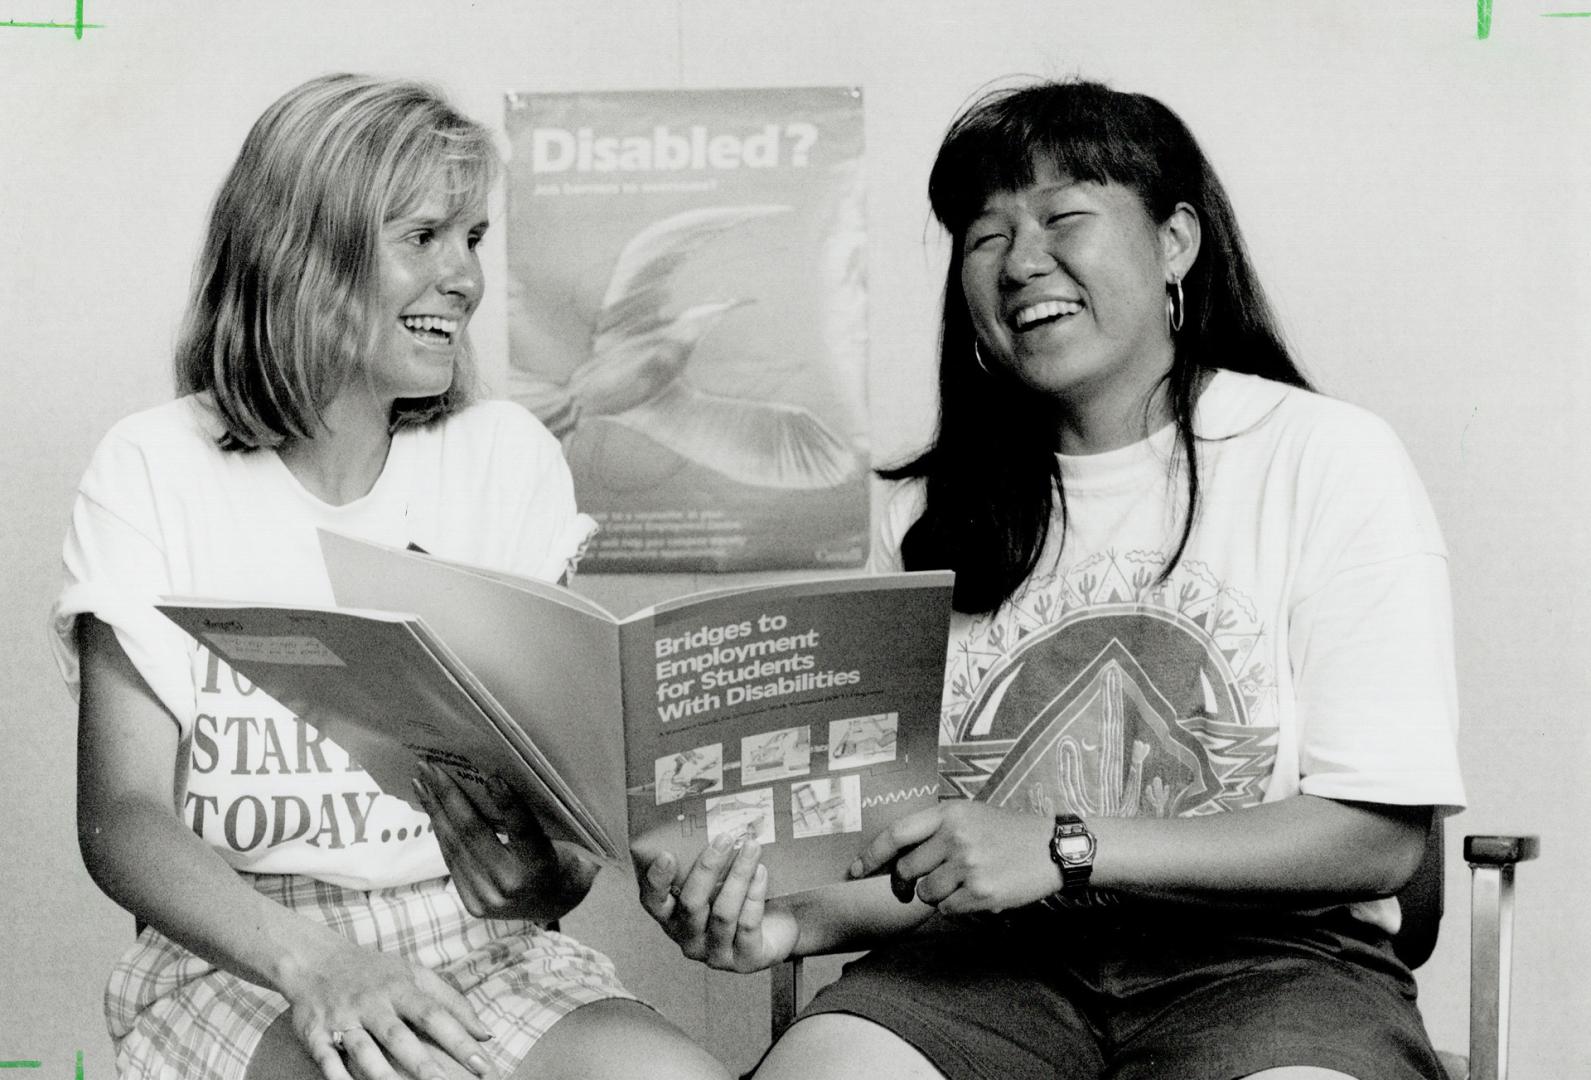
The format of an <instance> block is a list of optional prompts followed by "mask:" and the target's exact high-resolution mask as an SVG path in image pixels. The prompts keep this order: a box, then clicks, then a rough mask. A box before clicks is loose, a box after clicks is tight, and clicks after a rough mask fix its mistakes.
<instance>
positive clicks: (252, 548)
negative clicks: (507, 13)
mask: <svg viewBox="0 0 1591 1080" xmlns="http://www.w3.org/2000/svg"><path fill="white" fill-rule="evenodd" d="M496 171H497V156H496V152H495V150H494V149H493V143H492V138H491V134H490V132H488V131H487V130H485V129H484V128H482V127H481V126H480V125H478V124H476V123H474V122H473V121H471V120H469V119H468V118H466V117H464V116H462V115H460V114H459V113H457V112H456V111H455V110H454V109H453V108H452V107H451V106H449V105H448V104H447V103H446V102H445V101H443V100H442V99H441V98H440V97H438V96H437V95H436V94H435V93H434V92H433V91H431V90H430V89H428V88H426V87H424V86H419V85H416V84H413V83H407V82H390V81H384V80H378V79H372V78H366V77H362V76H354V75H333V76H326V77H323V78H320V79H314V80H311V81H310V82H308V83H305V84H304V85H302V86H299V87H297V88H296V89H294V90H292V91H290V92H289V93H287V94H286V95H284V96H283V97H282V98H281V99H280V100H278V101H277V102H276V103H275V104H274V105H272V106H271V107H270V108H269V109H267V110H266V112H265V114H264V115H263V116H261V118H260V119H259V121H258V122H257V123H256V124H255V126H254V128H253V130H252V131H251V132H250V134H249V137H248V139H247V140H246V141H245V143H244V146H243V150H242V152H241V153H240V154H239V156H238V159H237V161H236V162H235V164H234V165H233V167H232V170H231V172H230V173H229V174H228V176H227V178H226V180H225V182H224V183H223V185H222V187H221V191H220V194H219V195H218V197H217V199H216V204H215V206H214V208H213V210H212V212H211V216H210V227H209V233H208V236H207V238H206V244H205V248H204V251H203V253H202V254H201V256H200V259H199V265H198V269H197V272H196V274H195V283H194V294H193V298H192V300H191V302H190V304H189V310H188V319H187V323H186V326H185V329H184V333H183V335H182V339H181V341H180V343H179V347H178V351H177V353H178V354H177V382H178V388H179V391H180V393H181V396H180V397H178V398H177V399H176V400H174V401H171V402H168V403H166V404H165V405H161V406H157V407H155V408H153V409H148V410H145V411H143V412H140V413H137V414H135V415H133V416H130V417H128V418H126V419H124V420H122V421H121V422H120V423H118V424H117V425H116V426H115V427H114V428H113V429H112V430H111V432H110V433H109V434H108V435H107V436H106V437H105V438H104V440H103V441H102V442H101V444H100V446H99V448H98V449H97V450H96V452H95V455H94V458H93V461H92V462H91V463H90V465H89V468H88V471H87V473H86V474H85V475H84V477H83V481H82V484H81V485H80V488H79V497H78V500H77V505H76V507H75V508H74V510H73V517H72V527H71V531H70V533H69V534H68V537H67V541H66V548H65V552H64V558H65V566H66V577H67V582H66V588H65V589H64V590H63V592H62V594H61V597H60V600H59V601H58V603H57V605H56V610H55V630H56V638H55V645H56V653H57V657H58V659H59V661H60V663H61V668H62V671H63V673H64V674H65V675H66V677H67V679H68V681H69V682H72V683H74V684H76V683H78V682H79V681H80V708H79V733H80V735H79V764H78V781H79V782H78V830H79V840H80V846H81V849H82V853H83V858H84V862H85V863H86V865H87V866H88V869H89V872H90V874H91V875H92V876H93V878H94V880H95V882H96V883H98V884H99V885H100V887H101V888H103V889H104V890H105V892H106V893H107V894H108V895H109V896H110V897H111V898H112V899H114V900H115V901H116V902H117V903H119V904H121V905H122V906H123V907H125V908H126V909H127V910H128V911H130V912H132V913H133V914H134V915H135V916H136V917H137V919H138V920H139V921H140V922H142V923H143V924H146V925H145V927H144V929H143V930H142V932H141V933H140V935H139V937H138V940H137V942H136V944H135V945H133V947H132V948H131V949H129V950H128V952H127V953H126V954H125V955H124V956H123V957H122V958H121V960H120V962H119V963H118V964H117V965H116V967H115V969H114V971H113V972H112V974H111V980H110V984H109V986H108V987H107V989H106V995H105V1006H106V1017H107V1021H108V1023H109V1026H110V1029H111V1035H112V1037H113V1039H114V1041H115V1043H116V1065H117V1072H118V1074H119V1075H121V1076H123V1077H140V1078H142V1077H148V1078H151V1080H156V1078H158V1080H168V1078H173V1077H185V1078H186V1077H192V1078H199V1077H204V1078H206V1080H240V1078H250V1077H270V1078H272V1080H281V1078H307V1077H316V1078H318V1077H325V1078H326V1080H348V1078H350V1077H353V1078H355V1080H389V1078H396V1077H398V1076H400V1075H401V1076H404V1077H414V1078H423V1080H430V1078H434V1077H452V1078H458V1077H478V1076H482V1077H484V1076H493V1077H503V1076H508V1075H513V1076H530V1075H534V1076H536V1077H538V1078H550V1077H576V1076H590V1075H592V1073H591V1062H592V1061H593V1060H597V1059H599V1058H600V1059H601V1060H602V1062H603V1067H602V1075H604V1076H623V1077H634V1078H636V1080H640V1078H643V1077H644V1078H646V1080H654V1078H657V1077H670V1078H675V1080H686V1078H696V1077H722V1076H723V1075H724V1073H723V1071H722V1068H721V1067H720V1066H719V1065H718V1064H717V1063H716V1062H714V1061H712V1060H711V1058H709V1057H708V1055H706V1054H705V1053H704V1052H703V1051H701V1050H700V1049H698V1048H697V1047H695V1046H694V1045H693V1044H691V1043H690V1042H689V1040H687V1039H686V1038H685V1037H684V1035H683V1034H681V1033H680V1032H679V1031H678V1030H677V1029H675V1028H674V1027H672V1026H671V1025H669V1024H668V1023H667V1022H666V1021H664V1020H662V1019H661V1018H660V1017H658V1016H657V1014H655V1013H653V1012H651V1011H650V1010H649V1009H646V1008H645V1007H644V1006H642V1005H640V1004H639V1003H637V1002H636V1001H635V1000H634V999H633V998H632V997H631V996H630V995H629V994H628V993H627V992H626V991H625V990H624V989H623V987H622V986H621V985H620V984H619V982H618V979H617V976H616V975H615V973H614V971H613V966H612V964H611V963H609V961H608V960H607V959H606V958H605V957H603V956H602V955H600V954H599V953H596V952H594V951H592V950H591V949H588V948H586V947H584V946H582V945H580V944H579V943H578V942H576V941H574V940H573V939H571V938H569V937H566V936H565V935H563V934H560V933H558V932H556V931H553V930H549V929H547V928H546V927H545V925H544V924H545V923H547V922H550V921H552V920H554V919H557V918H558V917H559V916H561V915H562V914H563V913H564V912H567V911H568V910H570V909H571V908H572V907H573V906H574V905H575V904H576V903H578V902H579V901H580V900H581V898H582V897H583V896H584V895H585V894H586V891H587V890H588V889H589V888H590V886H591V881H592V878H593V876H594V873H595V866H594V865H593V864H592V863H591V862H590V861H589V860H588V859H586V858H584V857H583V856H582V854H581V853H580V852H579V851H577V850H575V849H573V848H569V847H564V846H562V845H558V844H554V843H552V842H550V841H549V840H548V838H547V836H546V835H545V834H544V833H543V832H542V830H541V829H540V827H539V826H538V825H537V823H536V821H535V820H534V818H532V817H531V816H530V815H528V814H526V813H520V814H518V815H517V817H516V819H515V820H512V821H508V822H497V823H492V824H488V823H487V822H485V821H484V820H483V819H482V818H481V816H480V815H479V814H478V813H476V811H475V809H474V807H473V805H472V804H471V803H470V801H469V799H468V798H467V797H466V796H465V795H464V794H463V792H462V791H461V790H459V789H458V788H457V787H456V786H453V785H452V784H451V783H450V782H449V780H448V778H447V777H446V776H445V775H443V774H441V773H436V774H434V775H431V776H430V777H429V780H428V784H425V785H417V791H416V798H417V801H418V802H419V804H420V805H421V806H423V807H424V808H425V809H424V810H421V809H417V808H416V807H415V806H411V805H410V803H409V802H406V801H404V800H402V799H399V798H395V797H394V796H393V795H391V794H389V793H384V792H382V791H381V790H379V789H378V788H377V787H376V785H375V784H374V783H372V782H371V779H370V777H369V775H368V774H367V773H366V772H365V771H364V770H363V769H362V768H360V767H359V766H358V765H357V764H355V763H354V762H353V761H350V760H349V757H348V754H347V753H346V752H345V751H344V750H343V749H342V748H340V747H338V746H337V745H336V744H335V743H334V742H333V741H332V740H330V739H328V738H326V737H325V736H324V735H323V734H322V733H321V732H319V731H317V730H316V729H315V728H314V727H313V726H312V725H310V724H308V723H306V722H305V721H304V720H302V719H301V718H299V717H296V716H294V715H292V714H291V713H290V712H288V711H287V710H285V709H284V708H282V706H281V705H279V704H278V703H276V702H274V701H271V700H270V699H268V698H266V696H265V695H264V694H263V693H260V692H258V691H257V690H256V688H254V687H253V686H251V685H250V684H249V683H248V682H247V681H246V680H244V679H242V678H240V677H239V676H237V675H236V674H234V673H233V672H232V671H231V670H230V669H229V668H228V667H227V665H226V664H225V662H224V661H223V660H222V659H221V658H220V657H219V656H217V655H215V654H214V653H212V652H211V651H210V650H208V649H206V648H201V647H199V646H197V645H196V644H195V643H194V642H192V641H191V640H189V639H187V638H186V636H185V635H183V634H182V633H181V632H180V631H177V630H176V627H175V626H174V625H172V624H170V623H168V622H167V621H166V620H165V619H164V618H163V617H162V616H161V615H160V614H159V613H158V612H157V611H156V610H155V608H154V606H153V605H154V603H155V601H156V600H158V598H159V597H160V596H162V595H165V594H172V593H181V594H188V595H199V596H213V597H226V598H235V599H242V600H259V601H265V602H277V603H296V604H311V605H313V604H329V603H332V602H334V598H333V595H332V591H331V585H330V582H329V581H328V579H327V574H326V569H325V565H324V563H323V562H322V560H321V556H320V550H319V546H318V544H317V540H316V531H317V529H318V528H329V529H334V530H338V531H341V532H345V533H352V534H354V535H358V536H363V537H366V538H369V539H374V540H378V541H382V542H385V543H389V544H394V545H397V546H400V547H402V546H404V545H407V544H415V545H418V546H419V547H422V548H424V549H425V550H427V551H431V552H434V553H437V554H440V555H446V556H449V557H452V558H455V559H462V560H465V561H468V562H473V563H476V564H479V565H485V566H493V567H500V568H502V569H505V570H509V571H513V572H517V573H521V574H525V575H529V576H533V577H540V578H544V579H546V580H557V579H559V578H561V577H562V576H564V575H565V574H566V573H567V572H568V571H569V570H570V568H571V567H572V566H573V564H574V560H575V558H576V556H577V555H578V553H579V551H580V549H581V547H582V545H583V544H584V543H585V540H586V538H587V536H588V535H589V533H590V531H591V528H592V523H591V521H590V519H589V518H587V517H585V516H584V515H582V514H579V513H577V512H576V510H575V505H574V497H573V490H572V484H571V481H570V478H569V472H568V469H567V467H566V466H565V464H564V461H563V458H562V456H561V455H560V453H559V450H558V445H557V442H556V440H554V439H553V437H552V436H551V435H550V434H548V432H547V431H546V430H545V429H544V428H542V427H541V426H540V425H539V424H538V423H537V422H536V421H535V420H534V419H532V418H531V417H530V416H529V414H527V413H525V412H524V411H523V410H522V409H519V408H517V407H515V406H512V405H508V404H506V403H501V402H473V403H472V402H471V400H470V399H471V394H470V390H471V381H472V372H473V362H472V359H471V354H470V350H469V345H468V338H467V336H466V331H467V329H468V325H469V321H470V318H471V316H472V315H473V314H474V312H475V310H476V307H477V305H478V304H479V303H480V299H481V292H482V288H483V280H482V274H481V264H480V257H479V254H478V250H477V249H478V245H479V244H480V242H481V239H482V236H483V235H484V234H485V232H486V227H487V220H486V195H487V191H488V189H489V188H490V186H491V184H492V181H493V177H494V176H495V174H496ZM254 644H255V645H257V646H258V647H268V645H269V643H258V642H257V643H254ZM239 647H241V648H245V649H247V648H249V647H250V644H249V643H247V642H244V643H240V644H239ZM505 804H507V805H510V806H511V805H512V800H505ZM426 811H429V813H427V812H426ZM499 833H502V834H503V835H504V836H506V840H505V839H500V838H499Z"/></svg>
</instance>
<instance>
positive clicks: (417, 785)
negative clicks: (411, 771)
mask: <svg viewBox="0 0 1591 1080" xmlns="http://www.w3.org/2000/svg"><path fill="white" fill-rule="evenodd" d="M409 783H411V784H413V785H414V793H415V794H416V795H418V796H420V799H421V800H422V801H425V800H429V799H430V798H431V791H430V789H429V788H427V787H426V786H425V781H424V780H421V779H420V778H419V777H418V776H416V777H414V778H413V779H412V780H410V781H409Z"/></svg>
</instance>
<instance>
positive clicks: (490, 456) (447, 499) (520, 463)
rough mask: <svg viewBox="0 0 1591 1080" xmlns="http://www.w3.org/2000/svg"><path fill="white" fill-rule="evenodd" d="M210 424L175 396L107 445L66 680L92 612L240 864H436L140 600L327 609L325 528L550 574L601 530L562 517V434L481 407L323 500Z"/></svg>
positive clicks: (79, 580) (78, 560) (407, 819)
mask: <svg viewBox="0 0 1591 1080" xmlns="http://www.w3.org/2000/svg"><path fill="white" fill-rule="evenodd" d="M220 430H221V425H220V423H219V421H218V419H217V417H216V416H215V415H214V410H213V408H212V407H210V406H209V405H208V404H207V399H206V398H202V397H187V398H182V399H179V400H177V401H172V402H169V403H167V404H165V405H161V406H158V407H156V408H153V409H150V410H148V411H146V412H142V413H138V414H136V415H134V416H130V417H127V418H126V419H124V420H122V421H120V422H119V423H117V424H116V425H115V426H114V427H112V428H111V430H110V432H109V433H108V434H107V435H106V436H105V438H104V439H103V440H102V441H101V443H100V445H99V447H98V449H97V450H96V451H95V453H94V457H93V460H92V461H91V462H90V464H89V467H88V471H87V472H86V473H85V474H84V476H83V480H82V482H81V484H80V485H79V488H78V497H77V503H76V506H75V507H74V509H73V512H72V524H71V528H70V530H69V531H68V533H67V537H66V544H65V549H64V552H63V558H64V561H65V570H66V584H65V588H64V589H63V590H62V592H61V595H60V598H59V599H58V600H57V602H56V606H55V610H54V612H53V625H54V630H55V634H54V635H53V637H54V647H55V655H56V659H57V662H58V663H59V665H60V668H61V673H62V675H63V677H64V678H65V679H66V681H67V684H68V686H69V687H70V688H71V689H72V691H73V693H74V694H75V693H76V691H77V685H78V664H77V652H76V645H75V641H74V638H73V626H74V622H75V617H76V616H77V615H79V614H80V613H83V612H93V613H94V614H95V615H97V616H98V617H99V618H100V619H102V620H103V621H105V622H106V623H108V624H109V625H111V626H113V627H114V628H115V630H116V634H117V637H118V639H119V640H120V642H121V644H122V647H123V648H124V649H125V650H126V651H127V655H128V656H129V658H131V660H132V662H133V664H134V665H135V666H136V667H137V668H138V670H139V672H140V673H141V674H142V675H143V677H144V680H145V681H146V682H147V683H148V684H149V686H150V688H151V689H152V690H153V691H154V693H155V695H156V696H157V697H158V698H159V699H160V701H161V702H162V703H163V704H164V705H165V706H166V708H168V709H169V710H170V711H171V713H172V715H173V716H174V717H175V718H176V722H177V725H178V727H179V729H180V732H181V737H182V740H183V752H184V754H186V755H187V758H186V761H185V764H187V766H188V768H187V775H186V783H185V785H182V786H183V789H184V790H183V791H182V794H181V797H180V805H179V807H178V809H179V812H180V814H181V816H182V817H183V819H184V820H185V821H187V822H188V824H189V825H190V826H191V827H192V828H193V829H194V831H195V832H197V833H198V834H199V835H200V836H202V837H203V838H204V839H205V840H206V841H208V842H209V843H210V845H211V846H212V847H214V848H215V849H216V850H217V851H219V852H220V853H221V855H222V857H223V858H225V859H226V861H227V862H228V863H229V864H230V865H232V866H233V867H235V868H237V869H239V870H247V871H250V872H253V873H262V874H265V873H269V874H303V875H307V876H310V877H314V878H319V879H321V880H323V881H328V882H331V883H333V884H337V885H342V886H345V887H347V888H357V889H372V888H381V887H385V886H390V885H400V884H406V883H408V882H412V881H419V880H423V879H425V878H431V877H437V876H440V875H442V874H444V873H446V868H445V866H444V864H443V861H442V857H441V852H440V850H439V849H438V847H437V843H436V839H435V837H434V835H433V834H432V832H431V830H430V828H429V826H428V822H427V818H426V815H425V814H423V813H421V812H420V811H418V810H415V809H412V808H411V807H410V806H409V805H408V804H407V803H406V802H404V801H403V800H401V799H398V798H394V797H392V796H390V795H385V794H383V793H382V792H381V791H380V790H379V789H378V788H377V787H376V785H375V784H374V783H373V782H372V781H371V779H370V777H369V775H368V774H366V773H365V771H364V770H363V769H361V768H359V767H358V766H357V764H351V763H350V762H349V759H348V755H347V754H346V753H345V752H344V751H343V750H342V749H341V748H340V747H338V746H337V745H336V744H335V743H333V742H332V741H331V740H329V739H327V738H325V737H324V736H322V735H321V734H320V733H319V732H318V731H316V730H315V729H314V728H313V727H312V726H310V725H307V724H305V723H304V722H303V721H301V720H299V719H297V718H296V717H295V716H293V715H292V713H290V712H289V711H288V710H287V709H285V708H283V707H282V706H281V705H280V704H278V703H277V702H276V701H274V700H272V699H271V698H269V697H267V696H266V695H265V694H264V693H263V692H262V691H259V690H257V689H256V688H254V687H253V686H251V685H250V684H249V682H248V681H247V680H246V679H244V678H243V677H242V676H240V675H237V674H235V673H234V672H233V671H232V670H231V669H230V668H229V667H228V666H227V665H226V664H225V663H223V662H221V661H220V660H218V659H217V658H216V657H215V656H214V655H213V654H211V653H210V652H209V650H207V649H205V648H203V647H202V646H200V645H199V644H198V643H197V642H195V641H194V640H193V639H192V638H190V637H188V636H187V634H185V633H183V632H182V631H181V630H179V629H178V628H177V627H176V626H175V625H174V624H172V623H171V622H169V621H168V620H167V619H166V618H165V617H164V616H163V615H161V614H160V613H159V612H157V611H155V610H154V608H153V606H152V605H153V603H154V602H155V601H156V600H157V599H158V598H159V597H161V596H165V595H186V596H201V597H214V598H218V599H238V600H260V601H268V602H277V603H300V604H306V605H308V604H315V605H330V604H333V603H334V602H335V600H334V597H333V595H332V589H331V583H330V581H329V580H328V579H327V576H326V569H325V566H324V564H323V562H322V560H321V554H320V547H319V543H318V541H317V539H316V529H317V528H318V527H324V528H328V529H334V530H337V531H339V532H343V533H348V534H351V535H354V536H360V537H364V538H367V539H370V540H376V541H380V542H382V543H386V544H392V545H396V546H399V547H403V546H406V545H409V544H414V545H416V546H418V547H420V548H422V549H424V550H426V551H428V552H431V553H432V554H435V555H442V556H446V557H448V558H452V559H459V560H463V561H466V562H471V563H475V564H478V565H482V566H489V567H494V568H497V569H501V570H506V571H510V572H512V573H517V574H522V575H526V576H531V577H538V578H542V579H544V580H548V581H552V580H556V579H557V578H558V577H560V576H561V575H562V574H564V573H565V571H567V570H569V569H571V568H572V566H573V563H574V560H575V559H576V558H577V557H578V555H579V553H580V552H581V550H582V549H583V547H584V545H585V542H586V541H587V539H588V538H589V536H590V534H591V532H592V530H593V529H594V528H595V525H594V523H593V522H592V521H591V519H590V518H588V517H586V516H585V515H583V514H580V513H577V512H576V510H575V503H574V493H573V485H572V483H571V481H570V477H569V470H568V468H567V466H566V465H565V464H564V460H563V456H562V454H561V452H560V450H559V446H558V442H557V440H556V439H554V438H553V437H552V436H551V435H550V434H549V433H548V432H547V430H546V429H545V428H543V427H542V426H541V425H540V424H539V423H538V422H537V421H536V420H535V419H534V418H533V417H532V416H531V415H530V414H529V413H528V412H526V411H525V410H524V409H522V408H520V407H519V406H517V405H513V404H510V403H508V402H482V403H479V404H476V405H473V406H471V407H469V408H467V409H465V410H464V411H462V412H460V413H458V414H456V415H453V416H450V417H448V418H446V419H445V420H442V421H440V422H438V423H436V424H433V425H431V426H429V427H425V428H415V427H405V428H402V429H400V430H399V431H398V432H397V433H396V434H395V435H394V436H393V440H392V448H391V451H390V452H389V454H388V457H387V462H386V465H385V466H384V468H383V470H382V473H381V476H380V477H379V478H378V479H377V481H376V483H375V486H374V487H373V488H372V489H371V490H370V492H369V493H368V494H366V495H365V496H364V497H363V498H360V499H357V500H355V501H354V502H351V503H348V504H346V505H344V506H329V505H327V504H326V503H324V502H322V501H321V500H320V499H318V498H316V497H315V496H314V495H312V494H310V493H309V492H308V491H306V490H305V489H304V488H303V487H302V486H301V485H300V484H299V483H298V481H297V479H296V478H295V477H294V476H293V474H292V473H291V472H290V471H288V469H287V467H286V466H285V465H284V464H283V463H282V461H281V459H280V458H279V457H278V456H277V455H276V453H275V452H274V451H269V450H261V451H252V452H223V451H221V450H220V449H218V448H217V446H216V442H215V439H216V436H217V435H218V434H219V432H220ZM179 764H182V763H179ZM179 771H180V769H179Z"/></svg>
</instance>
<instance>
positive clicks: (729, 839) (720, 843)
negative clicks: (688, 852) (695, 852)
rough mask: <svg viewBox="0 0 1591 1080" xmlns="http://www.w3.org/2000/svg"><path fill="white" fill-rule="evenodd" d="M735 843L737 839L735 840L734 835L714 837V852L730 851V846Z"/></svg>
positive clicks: (721, 834) (722, 834) (726, 834)
mask: <svg viewBox="0 0 1591 1080" xmlns="http://www.w3.org/2000/svg"><path fill="white" fill-rule="evenodd" d="M734 842H735V838H734V836H733V835H732V834H730V833H719V834H718V835H717V836H715V837H713V850H714V851H728V850H729V845H730V844H732V843H734Z"/></svg>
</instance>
